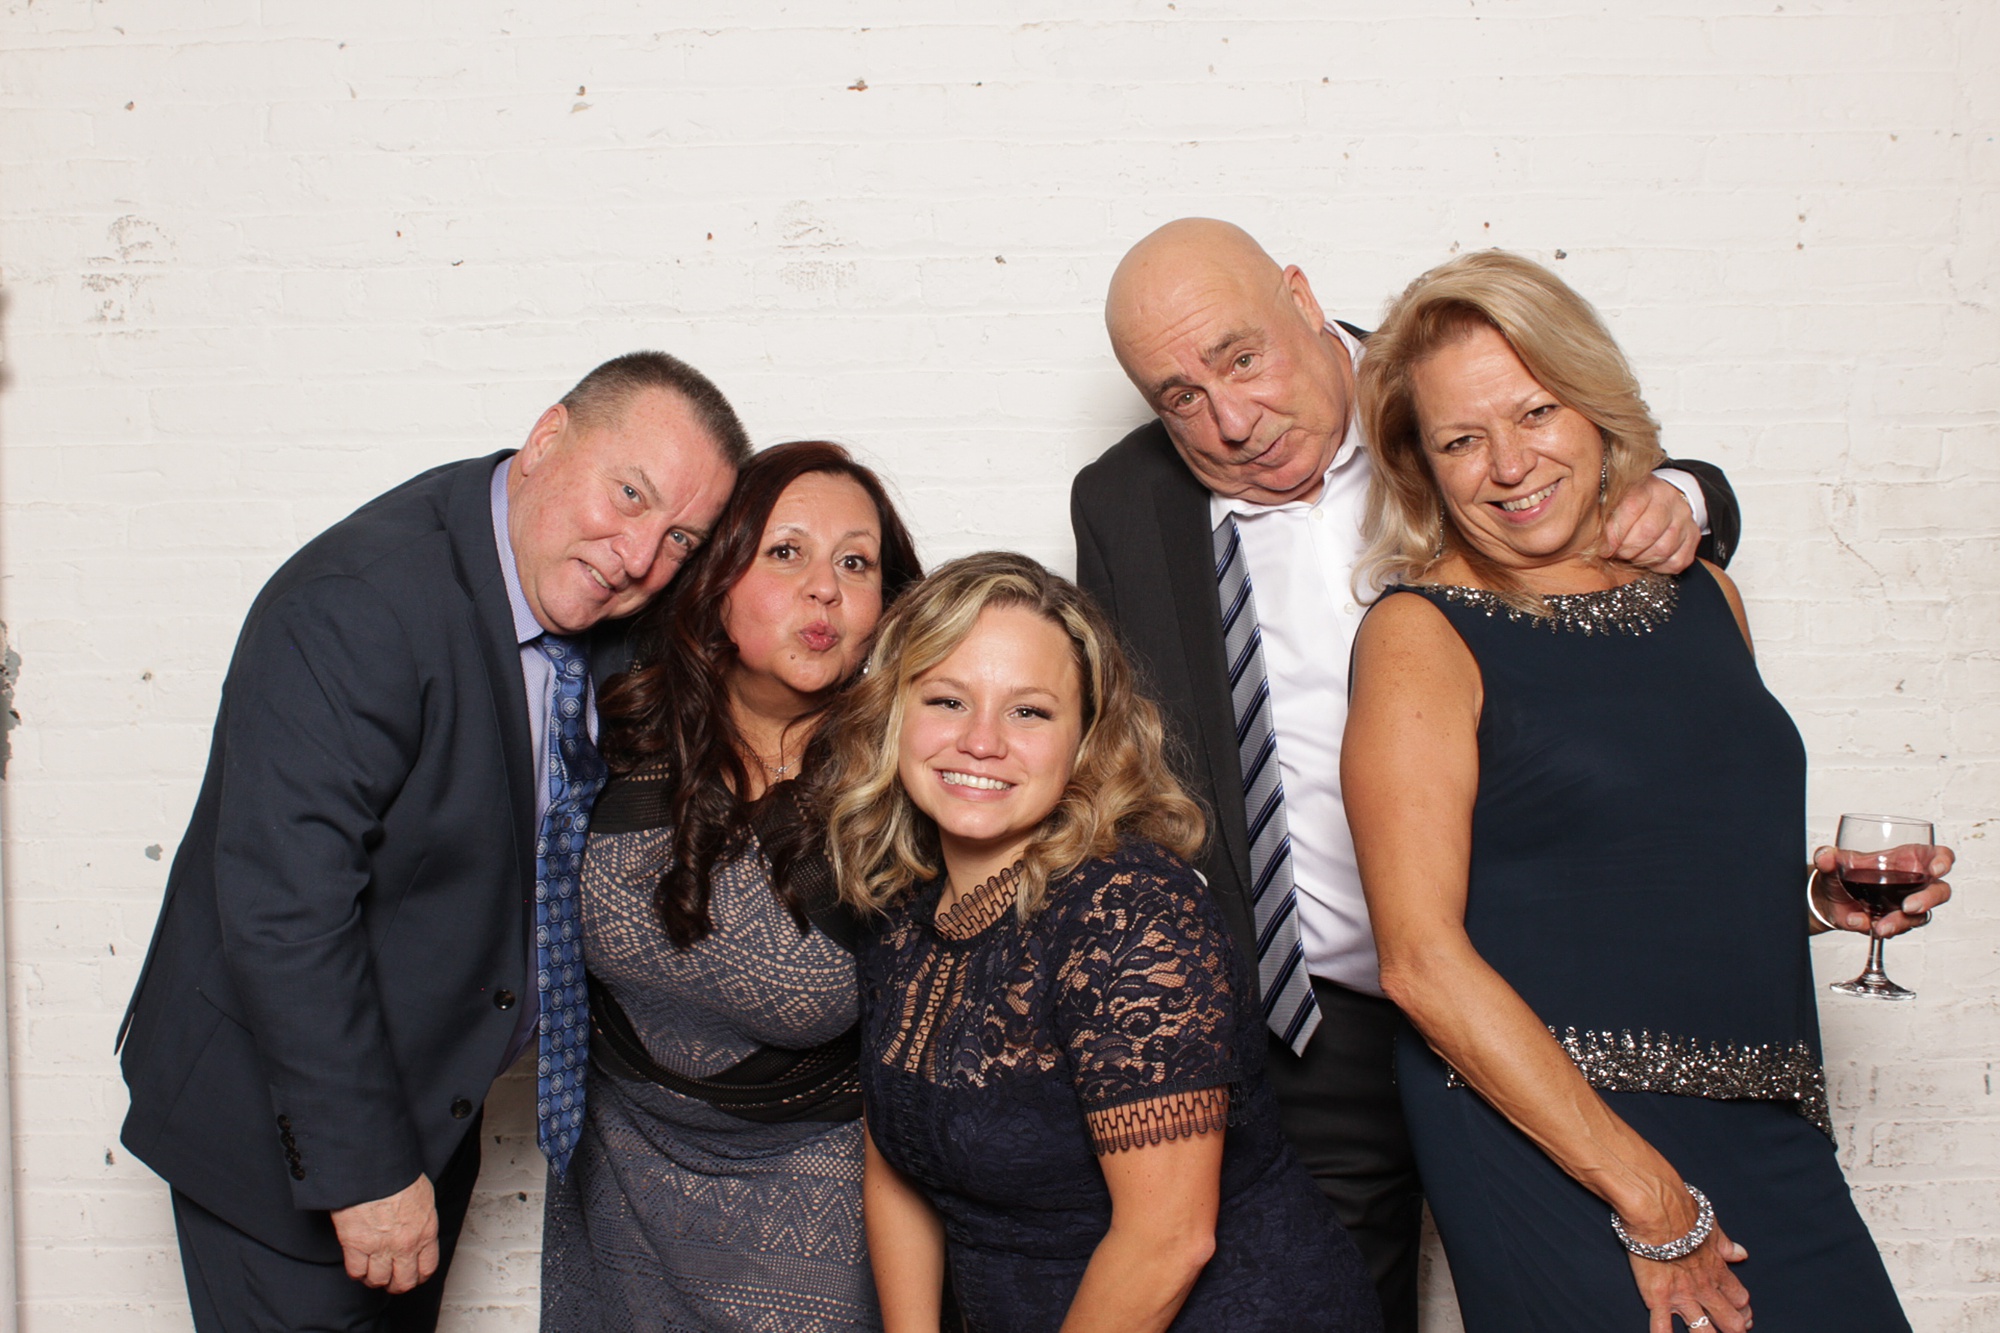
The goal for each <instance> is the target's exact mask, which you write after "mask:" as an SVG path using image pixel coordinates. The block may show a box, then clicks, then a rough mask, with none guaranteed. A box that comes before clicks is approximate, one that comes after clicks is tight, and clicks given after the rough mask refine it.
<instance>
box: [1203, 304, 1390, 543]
mask: <svg viewBox="0 0 2000 1333" xmlns="http://www.w3.org/2000/svg"><path fill="white" fill-rule="evenodd" d="M1326 331H1327V332H1328V333H1330V334H1332V335H1333V336H1334V337H1336V338H1338V339H1340V345H1341V346H1342V347H1345V348H1346V349H1347V357H1348V362H1349V364H1351V365H1352V366H1354V367H1355V368H1356V369H1359V368H1360V366H1361V358H1362V356H1363V354H1364V353H1365V352H1366V350H1367V349H1366V347H1365V346H1364V345H1363V344H1362V341H1361V340H1360V339H1359V338H1357V337H1355V336H1354V335H1353V334H1351V333H1349V332H1348V331H1347V330H1346V329H1344V328H1342V327H1341V326H1340V325H1339V324H1338V323H1337V322H1335V321H1333V320H1328V321H1327V322H1326ZM1361 446H1362V438H1361V396H1360V395H1359V394H1355V395H1354V396H1353V397H1352V398H1351V399H1350V400H1349V402H1348V405H1347V434H1346V436H1345V437H1344V438H1343V439H1342V440H1341V442H1340V448H1338V449H1336V450H1334V451H1333V462H1331V463H1329V464H1328V465H1327V469H1326V475H1325V477H1324V478H1323V482H1324V484H1323V485H1322V486H1321V488H1320V493H1319V499H1318V500H1313V501H1310V502H1308V501H1305V500H1288V501H1286V502H1285V503H1284V504H1275V505H1260V504H1258V503H1257V502H1256V501H1254V500H1246V499H1244V498H1243V497H1242V496H1240V495H1217V494H1215V493H1214V492H1212V491H1211V492H1210V493H1209V497H1208V520H1209V524H1210V526H1212V527H1220V526H1221V525H1222V522H1223V520H1224V519H1227V518H1255V517H1257V516H1258V515H1259V514H1276V513H1283V512H1285V511H1287V510H1289V511H1293V512H1303V511H1306V510H1311V509H1315V508H1317V507H1318V506H1319V504H1320V502H1321V501H1323V500H1325V499H1326V497H1327V494H1328V492H1329V491H1331V490H1332V489H1333V474H1334V473H1336V472H1339V471H1342V470H1343V469H1345V468H1347V467H1348V466H1349V465H1351V464H1352V463H1353V462H1354V459H1355V456H1356V455H1357V454H1359V453H1360V452H1361Z"/></svg>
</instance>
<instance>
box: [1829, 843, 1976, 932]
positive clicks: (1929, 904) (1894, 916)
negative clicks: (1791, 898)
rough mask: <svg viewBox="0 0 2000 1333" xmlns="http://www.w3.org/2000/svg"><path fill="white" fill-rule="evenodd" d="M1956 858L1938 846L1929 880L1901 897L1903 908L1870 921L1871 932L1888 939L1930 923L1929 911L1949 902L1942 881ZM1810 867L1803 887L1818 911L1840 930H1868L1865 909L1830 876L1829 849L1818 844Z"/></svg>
mask: <svg viewBox="0 0 2000 1333" xmlns="http://www.w3.org/2000/svg"><path fill="white" fill-rule="evenodd" d="M1957 859H1958V858H1957V857H1956V856H1954V855H1953V853H1952V850H1951V848H1949V847H1939V848H1936V849H1935V854H1934V855H1933V856H1932V857H1931V864H1930V875H1931V882H1930V883H1929V884H1926V885H1925V886H1924V887H1923V888H1921V889H1919V890H1917V891H1916V892H1915V893H1913V894H1911V895H1910V896H1909V897H1907V898H1905V899H1903V910H1902V911H1900V912H1891V913H1889V914H1888V915H1887V916H1885V917H1882V918H1880V919H1879V920H1877V921H1875V922H1874V923H1873V929H1872V933H1874V934H1876V935H1880V936H1881V937H1882V938H1883V939H1885V940H1886V939H1888V938H1889V937H1890V936H1892V935H1901V934H1902V933H1903V932H1904V931H1906V930H1917V929H1919V928H1921V927H1923V926H1927V925H1929V924H1930V922H1931V913H1932V911H1934V910H1935V909H1937V908H1940V907H1942V906H1944V905H1945V904H1946V903H1948V902H1950V901H1951V885H1949V884H1947V883H1945V878H1944V877H1945V876H1946V875H1949V874H1950V873H1951V867H1952V864H1953V862H1955V861H1956V860H1957ZM1813 867H1814V869H1816V870H1818V871H1819V873H1818V874H1817V875H1815V876H1813V882H1812V885H1811V886H1810V888H1809V889H1808V890H1807V891H1808V892H1809V893H1811V894H1812V895H1813V900H1814V901H1815V902H1816V903H1817V904H1818V905H1819V909H1820V914H1821V915H1822V916H1824V917H1825V918H1826V919H1827V920H1828V921H1831V922H1832V923H1833V924H1834V925H1836V926H1838V927H1840V928H1841V929H1842V930H1851V931H1854V932H1856V933H1857V934H1862V935H1867V934H1869V933H1871V928H1870V922H1869V919H1868V909H1867V908H1866V907H1863V906H1862V905H1861V904H1860V903H1858V902H1856V901H1855V900H1854V899H1853V898H1851V897H1849V896H1848V894H1847V891H1846V890H1845V889H1843V888H1841V887H1840V881H1839V880H1837V879H1835V878H1834V877H1833V872H1834V869H1835V861H1834V855H1833V848H1831V847H1822V848H1820V849H1819V850H1818V851H1816V852H1814V853H1813Z"/></svg>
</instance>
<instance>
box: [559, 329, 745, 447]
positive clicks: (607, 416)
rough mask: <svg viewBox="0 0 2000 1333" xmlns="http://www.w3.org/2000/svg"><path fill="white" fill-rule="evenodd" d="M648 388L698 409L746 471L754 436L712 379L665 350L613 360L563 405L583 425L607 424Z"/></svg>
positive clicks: (579, 384)
mask: <svg viewBox="0 0 2000 1333" xmlns="http://www.w3.org/2000/svg"><path fill="white" fill-rule="evenodd" d="M647 389H662V390H665V391H666V392H668V393H671V394H674V395H676V396H677V397H679V398H680V399H682V400H683V401H684V402H686V403H687V405H688V406H689V407H691V408H693V409H694V415H695V420H697V421H699V422H700V423H701V426H702V429H703V430H705V431H707V432H708V437H709V439H711V440H713V441H714V442H715V447H716V449H717V450H718V451H719V452H720V453H721V454H722V457H723V459H724V460H725V461H726V462H727V463H728V464H729V465H730V466H731V467H734V468H740V467H742V466H743V465H744V464H745V463H747V462H749V461H750V435H749V433H748V432H747V431H745V430H744V429H743V423H742V422H741V421H740V420H738V419H737V416H736V409H735V408H733V407H731V406H730V405H729V400H728V399H727V398H724V397H723V396H722V390H720V389H718V388H716V387H715V383H714V381H712V380H710V379H709V378H708V376H706V375H704V374H702V373H701V372H700V371H699V370H696V369H695V368H694V367H693V366H691V365H689V364H688V363H687V362H685V361H683V360H681V359H680V358H679V357H676V356H669V355H667V354H666V353H665V352H627V353H626V354H625V355H624V356H619V357H613V358H612V359H611V360H609V361H606V362H605V363H604V364H603V365H601V366H599V367H598V368H597V369H595V370H593V371H591V372H590V373H589V374H588V375H585V376H584V377H583V378H582V379H580V380H578V381H577V382H576V387H575V388H574V389H571V390H570V391H569V392H568V393H566V394H564V395H563V396H562V405H563V406H564V407H566V408H568V409H569V414H570V416H572V417H573V418H575V419H576V420H577V422H578V423H579V424H581V425H584V426H602V425H605V424H607V423H609V422H612V421H615V420H617V419H618V417H619V415H620V414H622V413H623V412H624V410H625V406H626V404H628V403H630V402H631V401H632V396H633V395H634V394H637V393H641V392H644V391H645V390H647Z"/></svg>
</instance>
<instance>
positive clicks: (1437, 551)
mask: <svg viewBox="0 0 2000 1333" xmlns="http://www.w3.org/2000/svg"><path fill="white" fill-rule="evenodd" d="M1442 559H1444V510H1443V508H1441V507H1440V508H1439V510H1438V511H1437V535H1436V538H1435V539H1434V540H1433V541H1432V542H1431V563H1432V564H1436V563H1437V562H1438V561H1440V560H1442Z"/></svg>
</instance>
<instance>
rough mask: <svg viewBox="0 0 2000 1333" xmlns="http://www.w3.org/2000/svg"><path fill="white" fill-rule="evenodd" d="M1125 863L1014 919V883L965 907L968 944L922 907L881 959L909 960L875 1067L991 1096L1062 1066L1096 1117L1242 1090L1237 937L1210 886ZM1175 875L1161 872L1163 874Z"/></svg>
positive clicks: (1100, 865)
mask: <svg viewBox="0 0 2000 1333" xmlns="http://www.w3.org/2000/svg"><path fill="white" fill-rule="evenodd" d="M1157 856H1158V853H1152V854H1150V855H1148V856H1145V857H1143V858H1142V856H1141V855H1140V854H1138V853H1135V852H1132V851H1130V850H1124V851H1121V852H1119V853H1116V854H1114V855H1113V856H1112V857H1109V858H1107V859H1106V860H1104V861H1098V862H1093V863H1090V864H1088V865H1086V866H1085V867H1082V868H1080V869H1079V870H1078V871H1075V872H1072V873H1071V874H1070V875H1068V876H1064V877H1061V878H1059V879H1058V880H1055V881H1052V882H1051V884H1050V896H1049V903H1048V905H1047V906H1046V907H1045V908H1043V910H1042V911H1041V912H1040V913H1038V914H1037V915H1036V916H1035V917H1033V918H1032V919H1030V920H1028V921H1025V922H1022V921H1015V920H1012V919H1011V914H1010V913H1009V911H1008V906H1009V904H1010V903H1011V902H1012V899H1013V894H1014V890H1015V885H1014V883H1013V882H1012V881H1010V882H1009V883H1008V884H1006V885H1005V886H1003V888H996V889H993V890H991V893H992V894H993V895H996V896H997V901H995V900H994V899H992V898H989V896H988V893H989V891H988V890H987V889H986V887H985V886H982V888H981V889H980V890H978V891H975V894H972V895H967V898H966V899H965V900H961V904H958V905H955V906H960V905H964V903H965V902H966V901H968V900H974V899H976V900H977V901H976V903H975V905H974V906H973V907H971V908H968V918H967V919H970V920H981V919H983V920H985V922H986V924H985V925H984V926H982V927H980V928H978V929H977V930H976V931H975V932H974V934H973V936H972V937H970V938H966V939H962V940H960V939H954V938H952V934H953V933H954V931H955V926H954V924H953V923H952V921H951V919H950V918H951V913H946V914H945V915H944V918H942V919H940V918H938V917H937V916H936V915H935V908H934V906H932V905H931V904H935V902H936V898H935V897H930V898H929V899H928V900H927V901H925V900H920V901H919V902H916V903H913V904H912V905H911V910H909V911H907V912H905V913H903V914H901V915H900V916H898V917H897V918H896V919H894V920H893V921H892V923H891V924H890V926H889V927H888V929H887V930H886V931H885V933H884V935H883V937H882V940H881V944H882V946H883V948H884V950H885V951H886V952H887V953H889V954H893V955H897V956H900V957H901V958H902V964H901V967H900V969H899V971H898V973H897V975H895V976H894V977H893V979H892V980H891V981H890V984H888V985H886V986H884V987H883V988H882V993H881V994H880V995H879V996H877V997H876V999H875V1001H874V1002H875V1003H877V1004H879V1005H880V1006H881V1007H882V1011H883V1018H884V1019H886V1020H887V1021H885V1022H881V1023H879V1024H877V1025H874V1027H875V1031H877V1032H879V1033H881V1034H882V1037H881V1038H880V1040H881V1043H882V1044H881V1045H880V1047H879V1048H877V1051H876V1052H875V1054H874V1057H873V1058H875V1059H876V1060H877V1061H879V1062H880V1063H881V1064H883V1065H886V1066H888V1067H890V1068H893V1069H900V1070H902V1071H903V1072H904V1073H907V1074H912V1075H915V1076H916V1077H918V1078H920V1079H922V1080H924V1081H925V1082H927V1083H933V1084H942V1085H946V1086H950V1087H957V1088H981V1087H989V1086H992V1085H994V1084H995V1083H997V1082H999V1081H1001V1080H1004V1079H1007V1078H1009V1077H1012V1076H1014V1075H1015V1074H1017V1073H1022V1072H1026V1071H1031V1070H1032V1071H1038V1072H1041V1073H1049V1072H1052V1071H1054V1070H1056V1069H1058V1068H1059V1067H1061V1066H1062V1065H1063V1064H1065V1063H1067V1064H1068V1065H1069V1066H1070V1068H1071V1070H1072V1071H1073V1077H1074V1079H1075V1086H1076V1089H1077V1093H1078V1095H1079V1097H1080V1099H1081V1101H1082V1103H1083V1109H1084V1111H1085V1112H1086V1113H1090V1112H1094V1111H1098V1110H1104V1109H1107V1108H1110V1107H1114V1106H1117V1105H1120V1104H1123V1103H1130V1102H1139V1101H1142V1100H1145V1099H1148V1098H1162V1097H1168V1096H1173V1095H1178V1094H1181V1093H1186V1092H1190V1091H1194V1090H1198V1089H1201V1088H1209V1087H1215V1086H1218V1085H1223V1084H1228V1083H1231V1082H1233V1081H1234V1080H1235V1079H1236V1077H1237V1073H1238V1071H1237V1066H1236V1059H1237V1054H1236V1051H1235V1045H1236V1040H1235V1032H1234V1030H1233V1022H1234V1014H1235V995H1236V993H1237V991H1236V985H1235V982H1234V978H1233V976H1232V967H1233V964H1234V954H1233V953H1232V952H1231V950H1230V948H1229V940H1228V936H1227V928H1226V927H1224V926H1222V925H1221V924H1220V921H1219V918H1217V917H1216V916H1215V914H1214V912H1213V909H1212V908H1211V907H1209V906H1208V904H1207V903H1206V901H1205V900H1204V899H1203V898H1201V897H1200V895H1201V893H1202V892H1203V891H1202V889H1201V885H1200V881H1198V880H1197V879H1195V877H1194V876H1193V875H1192V874H1191V873H1189V872H1186V871H1184V870H1183V871H1181V872H1180V873H1178V874H1175V873H1173V872H1172V869H1171V868H1170V865H1169V864H1163V863H1161V862H1160V861H1159V860H1157V859H1155V858H1156V857H1157ZM1163 872H1164V873H1163Z"/></svg>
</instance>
